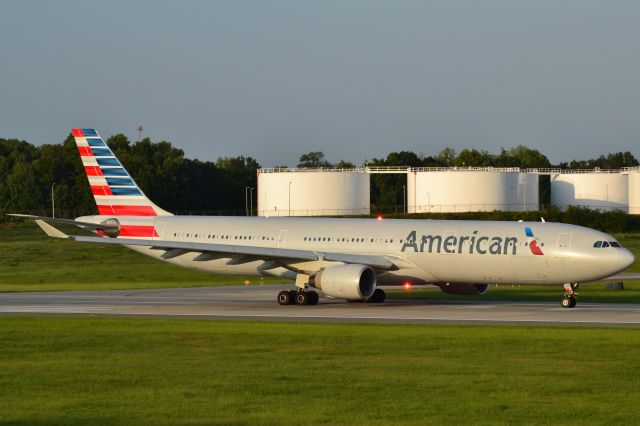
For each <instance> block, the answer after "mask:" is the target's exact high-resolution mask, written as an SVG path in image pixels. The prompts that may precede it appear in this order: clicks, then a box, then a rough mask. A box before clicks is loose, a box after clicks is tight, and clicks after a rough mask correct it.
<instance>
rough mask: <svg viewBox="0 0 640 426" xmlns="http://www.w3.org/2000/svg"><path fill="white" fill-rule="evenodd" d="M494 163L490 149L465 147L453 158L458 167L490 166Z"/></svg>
mask: <svg viewBox="0 0 640 426" xmlns="http://www.w3.org/2000/svg"><path fill="white" fill-rule="evenodd" d="M492 164H493V155H491V154H490V153H489V151H478V150H475V149H463V150H462V151H460V153H459V154H458V156H457V157H456V158H455V160H453V165H454V166H457V167H488V166H491V165H492Z"/></svg>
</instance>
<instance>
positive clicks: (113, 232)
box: [98, 218, 120, 238]
mask: <svg viewBox="0 0 640 426" xmlns="http://www.w3.org/2000/svg"><path fill="white" fill-rule="evenodd" d="M100 225H106V226H105V227H104V228H102V229H101V228H98V230H100V231H102V233H103V234H104V235H106V236H107V237H111V238H117V237H119V236H120V221H118V219H114V218H111V219H107V220H105V221H103V222H100Z"/></svg>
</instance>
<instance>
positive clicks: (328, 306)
mask: <svg viewBox="0 0 640 426" xmlns="http://www.w3.org/2000/svg"><path fill="white" fill-rule="evenodd" d="M284 288H289V287H285V286H274V285H269V286H246V287H245V286H236V287H200V288H176V289H156V290H111V291H66V292H38V293H2V294H0V314H35V315H38V314H40V315H41V314H45V315H46V314H57V315H118V316H129V315H132V316H168V317H197V318H218V319H252V320H271V321H283V320H284V321H287V320H289V321H292V320H295V321H334V322H396V323H429V322H447V323H476V322H480V323H531V324H536V323H538V324H571V325H578V324H584V325H596V324H597V325H624V326H640V305H635V304H607V303H578V306H577V307H576V308H573V309H563V308H561V307H560V306H559V303H534V302H492V301H483V300H478V301H455V300H453V298H452V299H451V300H446V301H443V300H423V299H421V300H417V299H416V300H407V299H395V300H394V299H389V300H387V301H386V302H385V303H382V304H364V303H356V304H352V303H346V302H344V301H339V300H334V299H327V298H321V299H320V303H319V304H318V305H315V306H296V305H292V306H280V305H278V304H277V303H276V301H275V297H276V294H277V292H278V291H279V290H281V289H284Z"/></svg>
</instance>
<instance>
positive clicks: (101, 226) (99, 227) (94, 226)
mask: <svg viewBox="0 0 640 426" xmlns="http://www.w3.org/2000/svg"><path fill="white" fill-rule="evenodd" d="M7 216H13V217H19V218H22V219H29V220H35V221H38V220H39V221H44V222H53V223H60V224H63V225H74V226H77V227H80V228H83V229H86V230H88V231H105V230H109V229H113V230H116V231H117V230H118V225H109V224H106V223H90V222H80V221H77V220H74V219H61V218H57V217H46V216H33V215H30V214H17V213H11V214H7ZM43 229H44V228H43ZM45 232H46V231H45ZM65 238H66V237H65Z"/></svg>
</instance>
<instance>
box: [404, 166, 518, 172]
mask: <svg viewBox="0 0 640 426" xmlns="http://www.w3.org/2000/svg"><path fill="white" fill-rule="evenodd" d="M410 171H411V172H414V173H416V172H417V173H420V172H520V171H521V169H520V167H471V166H469V167H414V168H411V170H410Z"/></svg>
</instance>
